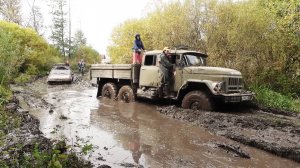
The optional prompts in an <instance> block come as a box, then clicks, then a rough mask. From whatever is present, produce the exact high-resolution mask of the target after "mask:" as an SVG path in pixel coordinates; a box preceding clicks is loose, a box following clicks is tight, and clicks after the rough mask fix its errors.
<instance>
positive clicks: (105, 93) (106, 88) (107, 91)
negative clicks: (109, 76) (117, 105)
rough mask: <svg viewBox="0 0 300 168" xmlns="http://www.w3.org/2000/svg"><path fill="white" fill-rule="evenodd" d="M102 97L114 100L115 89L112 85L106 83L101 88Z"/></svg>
mask: <svg viewBox="0 0 300 168" xmlns="http://www.w3.org/2000/svg"><path fill="white" fill-rule="evenodd" d="M101 93H102V94H101V95H102V97H106V98H109V99H115V98H116V96H117V87H116V85H115V84H114V83H106V84H105V85H103V87H102V92H101Z"/></svg>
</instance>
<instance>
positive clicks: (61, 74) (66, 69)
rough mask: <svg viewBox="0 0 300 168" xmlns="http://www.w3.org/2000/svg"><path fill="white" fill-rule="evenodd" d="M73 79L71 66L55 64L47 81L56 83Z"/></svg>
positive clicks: (70, 81)
mask: <svg viewBox="0 0 300 168" xmlns="http://www.w3.org/2000/svg"><path fill="white" fill-rule="evenodd" d="M72 81H73V75H72V71H71V68H70V66H68V65H66V64H55V65H54V66H53V68H52V69H51V71H50V74H49V76H48V79H47V82H48V84H54V83H69V84H71V83H72Z"/></svg>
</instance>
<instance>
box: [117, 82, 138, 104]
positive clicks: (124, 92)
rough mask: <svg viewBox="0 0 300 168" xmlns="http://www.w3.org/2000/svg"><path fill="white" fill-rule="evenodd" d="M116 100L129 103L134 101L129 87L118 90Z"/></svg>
mask: <svg viewBox="0 0 300 168" xmlns="http://www.w3.org/2000/svg"><path fill="white" fill-rule="evenodd" d="M118 100H120V101H123V102H126V103H130V102H134V101H135V95H134V92H133V89H132V87H131V86H129V85H125V86H122V87H121V89H120V90H119V94H118Z"/></svg>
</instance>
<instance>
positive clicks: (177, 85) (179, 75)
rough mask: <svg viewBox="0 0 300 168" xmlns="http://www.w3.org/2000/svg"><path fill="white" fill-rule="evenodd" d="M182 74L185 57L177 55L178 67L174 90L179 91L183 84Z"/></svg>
mask: <svg viewBox="0 0 300 168" xmlns="http://www.w3.org/2000/svg"><path fill="white" fill-rule="evenodd" d="M182 74H183V57H182V55H176V69H175V76H174V91H178V90H179V89H180V87H181V86H182Z"/></svg>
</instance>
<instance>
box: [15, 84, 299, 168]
mask: <svg viewBox="0 0 300 168" xmlns="http://www.w3.org/2000/svg"><path fill="white" fill-rule="evenodd" d="M35 85H37V86H39V87H37V86H35ZM24 90H26V91H27V94H26V95H25V94H23V96H22V97H23V98H24V100H25V101H24V102H25V103H23V105H24V106H27V108H29V110H30V113H31V114H32V115H34V116H35V117H37V118H38V119H39V120H40V129H41V131H42V132H43V133H44V134H45V136H46V137H48V138H50V139H66V141H67V144H68V145H71V146H73V149H75V150H77V151H78V153H79V154H82V156H83V157H84V158H86V159H88V160H90V161H91V162H92V163H93V164H94V165H95V167H98V166H100V165H104V164H105V165H109V166H111V167H137V166H139V167H154V168H156V167H157V168H158V167H272V168H274V167H299V164H298V163H296V162H293V161H291V160H287V159H283V158H280V157H276V156H274V155H271V154H269V153H266V152H264V151H261V150H258V149H255V148H252V147H248V146H244V145H241V144H239V143H237V142H235V141H232V140H229V139H226V138H224V137H221V136H215V135H213V134H212V133H210V132H208V131H205V129H201V128H199V127H196V126H192V125H190V124H186V123H183V122H180V121H176V120H173V119H169V118H167V117H164V116H163V115H161V114H159V113H158V112H157V111H156V108H157V107H156V106H155V105H151V104H147V103H145V102H142V103H138V102H136V103H130V104H126V103H122V102H117V101H113V100H108V99H104V98H100V99H97V98H96V97H95V95H96V92H97V89H96V88H91V87H76V86H73V85H60V86H47V85H45V84H44V83H43V82H41V81H40V82H38V83H37V84H33V85H31V86H28V88H26V89H23V91H24ZM28 90H31V91H30V93H35V94H28ZM36 93H40V95H39V96H40V97H36V96H37V94H36ZM20 95H22V91H21V94H20ZM38 99H43V100H44V101H36V102H38V103H42V104H43V103H44V104H45V105H35V106H32V105H30V104H29V103H28V100H30V101H31V102H35V101H34V100H38ZM31 106H32V107H31ZM232 146H233V148H231V147H232ZM243 154H246V156H250V158H247V157H245V156H244V155H243Z"/></svg>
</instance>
